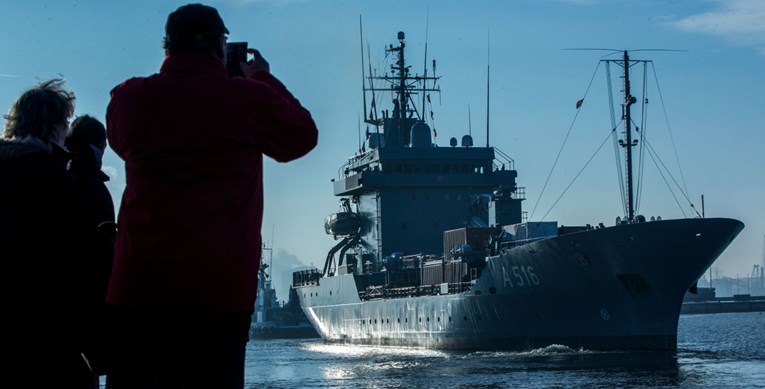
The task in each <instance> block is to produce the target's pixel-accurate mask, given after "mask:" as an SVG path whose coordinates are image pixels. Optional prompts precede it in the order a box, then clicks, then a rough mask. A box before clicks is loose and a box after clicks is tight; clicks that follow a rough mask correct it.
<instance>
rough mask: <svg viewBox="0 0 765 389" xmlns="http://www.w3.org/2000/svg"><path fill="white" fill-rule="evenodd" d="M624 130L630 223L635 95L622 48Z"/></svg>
mask: <svg viewBox="0 0 765 389" xmlns="http://www.w3.org/2000/svg"><path fill="white" fill-rule="evenodd" d="M623 60H624V65H623V66H624V132H625V142H620V144H621V145H622V147H624V148H625V149H626V155H627V158H626V164H627V220H628V221H629V222H630V223H631V222H633V221H634V220H635V199H634V197H633V196H634V192H633V189H632V147H634V146H635V145H636V144H637V139H636V140H635V141H634V143H633V141H632V115H631V111H632V109H631V108H632V104H634V103H635V101H637V99H636V98H635V96H632V94H631V93H630V57H629V53H628V52H627V50H624V59H623Z"/></svg>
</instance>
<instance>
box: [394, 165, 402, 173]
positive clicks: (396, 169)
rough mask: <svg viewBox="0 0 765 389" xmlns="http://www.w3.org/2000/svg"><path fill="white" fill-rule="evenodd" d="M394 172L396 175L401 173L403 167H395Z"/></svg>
mask: <svg viewBox="0 0 765 389" xmlns="http://www.w3.org/2000/svg"><path fill="white" fill-rule="evenodd" d="M393 171H394V172H396V173H401V165H394V166H393Z"/></svg>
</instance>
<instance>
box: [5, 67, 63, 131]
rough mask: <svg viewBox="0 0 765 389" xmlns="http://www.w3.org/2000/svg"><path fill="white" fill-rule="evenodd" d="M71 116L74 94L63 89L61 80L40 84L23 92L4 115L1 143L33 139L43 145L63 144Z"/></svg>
mask: <svg viewBox="0 0 765 389" xmlns="http://www.w3.org/2000/svg"><path fill="white" fill-rule="evenodd" d="M73 113H74V93H72V92H69V91H67V90H66V89H64V80H61V79H54V80H49V81H45V82H42V83H40V84H39V85H38V86H36V87H34V88H32V89H29V90H28V91H26V92H24V93H23V94H22V95H21V96H20V97H19V98H18V100H16V102H15V103H14V104H13V106H12V107H11V109H10V111H9V112H8V114H7V115H5V116H4V117H5V133H4V135H3V137H4V138H5V139H23V138H27V137H32V138H36V139H38V140H40V141H42V142H44V143H56V144H59V145H61V144H63V141H64V136H65V135H66V131H67V129H68V127H69V118H70V117H72V114H73Z"/></svg>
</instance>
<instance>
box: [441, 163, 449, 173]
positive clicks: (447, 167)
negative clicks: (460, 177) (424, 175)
mask: <svg viewBox="0 0 765 389" xmlns="http://www.w3.org/2000/svg"><path fill="white" fill-rule="evenodd" d="M441 171H443V172H444V173H449V165H446V164H444V165H442V166H441Z"/></svg>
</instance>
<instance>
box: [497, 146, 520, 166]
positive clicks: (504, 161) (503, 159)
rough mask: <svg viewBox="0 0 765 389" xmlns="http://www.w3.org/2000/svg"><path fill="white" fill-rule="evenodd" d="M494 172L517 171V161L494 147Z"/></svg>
mask: <svg viewBox="0 0 765 389" xmlns="http://www.w3.org/2000/svg"><path fill="white" fill-rule="evenodd" d="M493 163H494V170H515V160H514V159H512V158H510V156H509V155H507V154H505V152H503V151H502V150H500V149H498V148H497V147H494V162H493Z"/></svg>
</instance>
